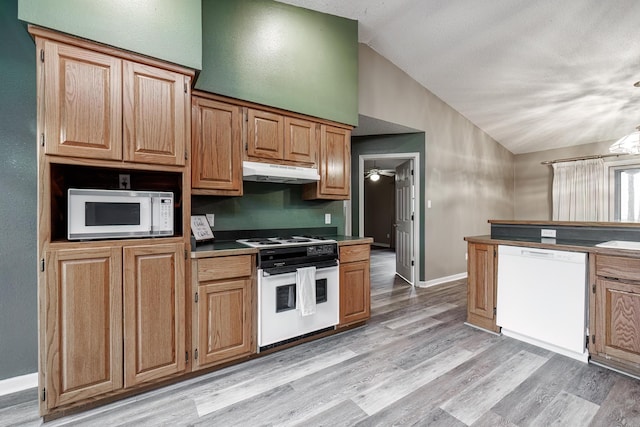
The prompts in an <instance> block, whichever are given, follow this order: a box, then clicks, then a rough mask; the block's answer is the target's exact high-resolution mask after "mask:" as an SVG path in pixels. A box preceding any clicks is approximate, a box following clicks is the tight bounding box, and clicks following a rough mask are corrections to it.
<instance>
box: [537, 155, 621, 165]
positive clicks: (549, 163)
mask: <svg viewBox="0 0 640 427" xmlns="http://www.w3.org/2000/svg"><path fill="white" fill-rule="evenodd" d="M622 155H623V154H597V155H595V156H582V157H570V158H568V159H557V160H546V161H544V162H540V164H541V165H551V164H553V163H561V162H577V161H578V160H591V159H602V158H605V157H619V156H622Z"/></svg>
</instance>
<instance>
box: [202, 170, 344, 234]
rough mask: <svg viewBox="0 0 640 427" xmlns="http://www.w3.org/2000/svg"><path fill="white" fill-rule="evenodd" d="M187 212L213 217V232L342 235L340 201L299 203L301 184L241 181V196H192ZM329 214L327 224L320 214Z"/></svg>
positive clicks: (341, 207) (300, 200) (342, 223)
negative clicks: (309, 230)
mask: <svg viewBox="0 0 640 427" xmlns="http://www.w3.org/2000/svg"><path fill="white" fill-rule="evenodd" d="M191 212H192V213H193V214H195V215H198V214H202V215H204V214H207V213H213V214H215V226H214V228H213V231H214V235H215V231H216V230H266V229H276V228H305V227H328V226H332V227H338V234H344V223H345V220H344V210H343V202H341V201H320V200H310V201H306V200H302V185H293V184H273V183H264V182H245V183H244V195H243V196H242V197H217V196H216V197H212V196H193V197H192V201H191ZM325 213H330V214H331V224H330V225H326V224H325V223H324V214H325Z"/></svg>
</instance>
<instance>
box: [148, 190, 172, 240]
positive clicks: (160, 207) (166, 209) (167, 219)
mask: <svg viewBox="0 0 640 427" xmlns="http://www.w3.org/2000/svg"><path fill="white" fill-rule="evenodd" d="M153 206H154V209H153V213H154V216H156V215H157V216H156V218H154V221H153V225H154V227H153V228H154V231H171V232H173V199H172V198H171V197H154V198H153ZM156 207H157V208H156ZM156 209H157V210H156Z"/></svg>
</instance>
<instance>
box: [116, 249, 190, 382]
mask: <svg viewBox="0 0 640 427" xmlns="http://www.w3.org/2000/svg"><path fill="white" fill-rule="evenodd" d="M183 252H184V247H183V245H182V244H181V243H175V244H166V245H146V246H127V247H125V248H124V300H123V307H124V310H123V313H124V348H125V356H124V386H125V387H132V386H134V385H137V384H140V383H143V382H147V381H151V380H154V379H158V378H163V377H167V376H169V375H172V374H177V373H179V372H182V371H184V368H185V358H186V357H185V331H184V328H185V288H184V286H185V284H184V277H185V276H184V253H183Z"/></svg>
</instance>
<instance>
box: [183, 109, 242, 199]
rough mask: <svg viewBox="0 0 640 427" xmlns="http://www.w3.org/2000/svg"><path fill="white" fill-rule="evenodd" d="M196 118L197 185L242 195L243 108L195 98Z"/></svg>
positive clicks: (194, 162)
mask: <svg viewBox="0 0 640 427" xmlns="http://www.w3.org/2000/svg"><path fill="white" fill-rule="evenodd" d="M192 121H193V123H192V130H193V134H192V146H193V148H192V150H191V151H192V153H193V155H192V157H191V164H192V169H191V181H192V186H193V188H201V189H209V190H220V192H219V193H217V194H220V195H235V196H241V195H242V108H241V107H238V106H235V105H229V104H224V103H222V102H217V101H212V100H209V99H202V98H196V97H194V98H193V107H192ZM208 194H214V193H208Z"/></svg>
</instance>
